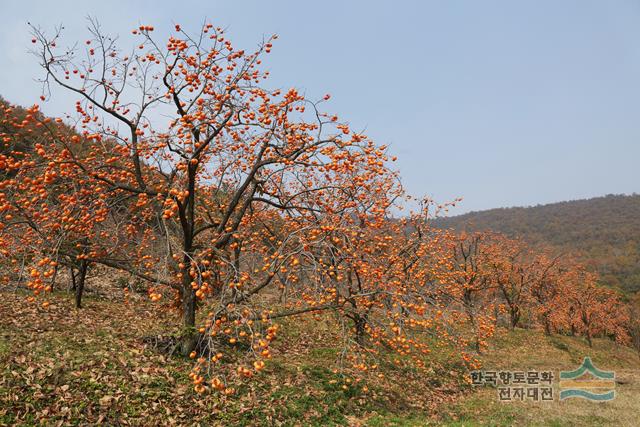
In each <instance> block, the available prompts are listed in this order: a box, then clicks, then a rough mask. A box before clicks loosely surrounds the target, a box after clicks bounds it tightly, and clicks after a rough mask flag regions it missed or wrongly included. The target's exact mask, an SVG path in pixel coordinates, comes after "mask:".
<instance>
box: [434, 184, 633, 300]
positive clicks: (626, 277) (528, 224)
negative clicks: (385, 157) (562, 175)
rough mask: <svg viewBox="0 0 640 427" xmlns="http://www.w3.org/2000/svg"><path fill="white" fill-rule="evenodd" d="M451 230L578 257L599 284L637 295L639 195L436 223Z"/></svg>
mask: <svg viewBox="0 0 640 427" xmlns="http://www.w3.org/2000/svg"><path fill="white" fill-rule="evenodd" d="M434 225H435V226H437V227H440V228H453V229H455V230H463V229H464V230H469V231H471V230H492V231H498V232H501V233H505V234H507V235H509V236H521V237H523V238H524V239H525V240H527V241H529V242H530V243H532V244H534V245H540V244H542V245H550V246H552V247H554V248H556V249H558V250H560V251H563V252H566V253H568V254H573V255H577V256H579V257H580V258H581V259H583V260H585V261H586V262H587V263H589V264H590V265H591V266H592V267H593V268H594V269H595V270H597V271H598V272H599V273H600V275H601V280H602V282H603V283H604V284H606V285H609V286H612V287H616V288H620V289H622V290H623V291H626V292H637V291H639V290H640V195H638V194H633V195H629V196H627V195H608V196H605V197H597V198H593V199H587V200H574V201H567V202H561V203H553V204H548V205H538V206H532V207H516V208H500V209H490V210H486V211H481V212H471V213H467V214H464V215H459V216H454V217H448V218H439V219H437V220H435V221H434Z"/></svg>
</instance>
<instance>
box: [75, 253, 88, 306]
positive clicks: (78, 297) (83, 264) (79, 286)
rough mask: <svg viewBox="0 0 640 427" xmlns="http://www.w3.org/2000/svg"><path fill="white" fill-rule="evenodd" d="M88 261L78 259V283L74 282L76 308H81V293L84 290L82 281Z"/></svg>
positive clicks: (85, 274) (85, 275) (83, 280)
mask: <svg viewBox="0 0 640 427" xmlns="http://www.w3.org/2000/svg"><path fill="white" fill-rule="evenodd" d="M88 267H89V263H88V262H87V261H85V260H82V261H80V269H79V272H78V283H77V284H76V308H82V294H83V292H84V282H85V279H86V277H87V269H88Z"/></svg>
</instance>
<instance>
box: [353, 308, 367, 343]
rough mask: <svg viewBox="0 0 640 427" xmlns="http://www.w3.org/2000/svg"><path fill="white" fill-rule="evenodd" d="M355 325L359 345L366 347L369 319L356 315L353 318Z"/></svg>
mask: <svg viewBox="0 0 640 427" xmlns="http://www.w3.org/2000/svg"><path fill="white" fill-rule="evenodd" d="M353 323H354V324H355V328H356V342H357V343H358V345H360V346H364V344H365V338H366V325H367V319H366V317H364V316H360V315H359V314H355V315H354V316H353Z"/></svg>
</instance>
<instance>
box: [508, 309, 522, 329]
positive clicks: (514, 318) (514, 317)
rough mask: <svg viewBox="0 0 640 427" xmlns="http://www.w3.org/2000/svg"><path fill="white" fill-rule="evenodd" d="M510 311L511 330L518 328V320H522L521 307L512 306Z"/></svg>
mask: <svg viewBox="0 0 640 427" xmlns="http://www.w3.org/2000/svg"><path fill="white" fill-rule="evenodd" d="M509 311H510V315H511V316H510V317H511V325H510V326H511V330H514V329H515V328H516V326H517V325H518V322H519V321H520V309H519V308H518V307H517V306H515V307H512V308H511V310H509Z"/></svg>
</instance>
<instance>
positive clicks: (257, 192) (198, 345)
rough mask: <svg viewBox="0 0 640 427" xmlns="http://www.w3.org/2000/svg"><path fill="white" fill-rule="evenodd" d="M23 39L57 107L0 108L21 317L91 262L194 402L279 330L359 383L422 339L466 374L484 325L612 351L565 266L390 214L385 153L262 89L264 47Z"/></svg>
mask: <svg viewBox="0 0 640 427" xmlns="http://www.w3.org/2000/svg"><path fill="white" fill-rule="evenodd" d="M32 30H33V40H32V42H33V46H34V53H35V55H36V57H37V59H38V61H39V63H40V65H41V66H42V69H43V76H42V85H43V96H42V100H43V101H44V100H47V98H48V97H50V96H52V95H51V94H52V93H54V94H55V93H59V91H60V90H62V91H66V92H68V93H70V94H72V95H74V96H75V97H76V98H77V102H76V103H75V105H72V106H70V107H71V108H70V110H69V114H68V115H67V116H66V117H63V118H56V119H50V118H47V117H45V116H44V115H42V114H41V113H40V112H39V106H38V105H34V106H33V107H30V108H28V109H26V110H22V109H19V108H17V107H15V106H11V105H9V104H8V103H3V106H2V112H3V116H2V117H3V119H2V129H1V135H0V136H1V138H2V153H1V155H0V156H1V157H0V168H1V173H2V180H1V181H0V212H1V223H0V225H1V228H0V239H1V242H0V243H1V246H2V248H3V249H2V252H1V254H2V257H3V259H2V267H3V269H4V273H5V274H3V279H4V280H5V282H6V283H7V285H12V286H14V287H15V284H16V283H17V284H19V285H20V286H25V287H28V288H30V289H31V290H32V292H33V295H32V296H30V297H29V299H28V301H27V302H26V303H32V304H39V305H40V306H41V308H42V309H43V310H46V308H47V305H48V301H47V295H48V293H49V292H52V291H53V290H54V286H55V283H56V279H57V278H58V277H59V276H60V274H61V271H69V277H70V278H71V280H72V282H73V283H72V286H73V288H74V290H75V304H76V306H77V307H78V308H80V307H81V306H82V296H83V290H84V287H85V278H86V276H87V273H88V272H90V271H91V269H92V268H94V267H95V266H102V267H104V268H108V269H110V270H111V271H114V272H116V273H117V274H122V275H125V276H127V277H131V278H134V279H135V280H137V281H140V283H142V284H143V285H144V288H145V291H146V293H147V294H148V297H149V298H150V299H151V300H152V301H155V302H156V303H157V304H156V306H157V309H158V310H164V311H166V312H167V313H169V314H171V315H172V316H175V319H176V324H179V331H178V333H176V334H173V335H172V333H173V332H174V331H170V330H168V331H167V336H166V337H165V338H164V339H165V341H166V343H167V347H170V348H171V350H172V352H173V353H180V354H182V355H183V356H188V357H191V358H193V359H194V369H193V372H192V375H191V378H192V380H193V385H194V387H195V390H196V391H197V392H199V393H203V392H207V391H209V392H210V391H220V392H226V393H232V392H233V387H232V384H233V383H234V382H236V381H244V380H248V379H250V378H251V377H253V376H254V375H256V374H257V373H258V372H259V371H261V370H263V369H264V367H265V363H268V359H269V358H270V357H271V350H270V344H271V343H272V342H273V340H275V339H277V338H278V335H279V328H280V323H278V321H279V319H283V318H291V317H296V316H304V317H305V319H307V320H308V321H310V322H313V321H320V320H323V321H324V320H326V319H331V322H332V325H333V327H334V329H335V332H336V333H337V334H338V335H339V337H340V339H338V340H336V342H335V343H332V345H334V346H335V347H336V349H338V350H339V351H338V354H339V360H338V361H337V363H339V364H340V366H345V367H347V366H348V368H349V369H351V370H352V371H354V372H358V373H359V374H362V375H367V374H373V375H379V374H378V373H377V369H378V367H379V366H380V364H381V363H391V364H395V365H401V366H404V365H410V366H412V367H414V368H418V369H420V368H428V355H429V354H430V352H431V350H432V348H433V346H434V345H441V344H446V345H450V346H452V347H453V348H456V349H457V350H456V353H457V354H458V355H459V357H460V360H461V364H460V366H461V368H462V369H466V368H469V367H474V366H478V360H477V357H476V356H477V355H478V353H480V352H482V351H483V349H484V348H486V346H487V345H488V340H489V339H490V338H491V337H492V335H493V334H494V332H495V329H496V328H497V327H499V326H500V319H504V320H505V322H506V325H507V326H508V327H510V328H515V327H523V326H524V327H544V329H545V331H546V332H547V333H549V334H551V333H567V334H584V335H585V336H586V337H587V339H588V340H589V341H591V339H592V337H594V336H609V337H612V338H615V339H617V340H619V341H620V342H622V343H628V342H632V341H633V340H632V339H631V338H633V336H632V334H631V332H630V331H631V329H629V328H628V323H629V316H628V312H627V309H628V307H627V306H626V305H624V304H623V303H622V301H621V300H620V299H619V297H618V296H617V295H616V294H615V293H613V292H612V291H608V290H605V289H602V288H599V287H598V286H597V285H596V284H595V281H596V278H594V277H593V276H591V275H589V274H588V273H586V272H585V271H584V270H583V269H582V267H581V266H579V265H578V264H577V263H575V262H573V261H572V260H570V259H568V258H567V257H562V258H561V257H559V256H556V255H553V254H550V253H535V252H534V251H532V250H531V249H529V248H527V247H526V245H524V244H523V243H522V242H520V241H517V240H512V239H507V238H505V237H503V236H500V235H495V234H490V233H476V234H465V233H462V234H453V233H452V232H450V231H438V230H435V229H432V228H431V227H430V226H429V218H430V217H431V215H432V214H433V213H434V209H435V210H436V211H437V210H438V209H439V207H438V206H434V205H433V204H432V203H431V202H429V201H424V202H422V203H421V204H420V207H419V209H417V210H416V212H415V213H412V214H410V215H406V216H404V217H403V218H402V219H393V212H396V210H395V209H396V208H397V205H398V204H400V203H401V202H402V201H403V200H404V199H405V198H406V197H408V196H407V195H406V194H404V192H403V189H402V186H401V185H400V181H399V174H398V172H397V171H395V170H394V169H393V168H392V167H391V166H390V165H391V163H392V161H393V160H394V159H393V158H391V156H389V155H388V153H387V148H386V147H385V146H384V145H379V144H376V143H375V142H374V141H372V140H371V139H370V138H368V137H367V136H366V135H364V134H362V133H359V132H356V131H354V130H353V129H351V128H350V127H349V125H348V123H347V122H345V121H344V120H343V119H341V118H340V117H339V116H337V115H335V114H334V113H333V112H331V111H329V110H327V107H326V105H327V104H328V101H329V99H330V96H329V95H324V96H322V95H321V96H318V97H317V98H315V97H307V96H306V95H304V94H303V93H302V92H301V91H298V90H296V89H275V88H269V82H268V75H269V73H268V72H267V71H265V70H264V68H263V64H262V60H263V58H264V57H265V56H266V55H267V54H268V53H269V52H270V51H271V49H272V44H273V43H274V41H275V39H276V38H277V37H276V36H273V37H271V38H269V39H266V40H264V41H263V42H262V43H260V44H258V45H257V47H256V49H255V50H243V49H239V48H237V47H234V46H233V45H232V43H231V41H230V40H229V39H228V38H227V36H226V34H225V32H224V31H223V30H222V29H221V28H216V27H214V26H213V25H211V24H206V25H204V26H203V27H202V28H200V30H199V31H197V32H196V33H190V32H187V31H185V30H183V29H182V28H181V27H180V26H179V25H176V26H175V28H174V29H173V31H172V35H171V36H169V37H168V40H163V39H161V38H158V37H155V36H154V28H153V27H151V26H141V27H139V28H137V29H135V30H133V34H132V37H133V38H134V43H133V44H132V45H131V46H122V45H120V44H119V41H118V39H117V38H115V37H109V36H108V35H106V34H105V33H104V32H103V31H102V30H101V28H100V26H99V25H98V23H97V22H91V23H90V27H89V33H88V37H87V39H86V40H83V41H81V42H78V43H77V44H76V45H73V43H70V42H67V41H65V40H64V38H63V34H62V30H60V31H57V32H55V33H53V34H48V33H47V32H45V31H44V30H41V29H40V28H39V27H33V28H32ZM69 45H72V46H75V47H73V48H68V47H67V46H69ZM53 88H55V90H53V91H52V89H53ZM585 284H586V285H585ZM125 290H126V291H127V292H128V291H129V289H128V288H126V289H125ZM585 298H586V301H587V302H586V303H585V302H584V301H585ZM122 303H123V304H126V297H125V298H123V300H122ZM130 321H131V322H136V319H135V318H132V319H130ZM636 329H637V328H636ZM636 341H637V340H636ZM634 342H635V341H634Z"/></svg>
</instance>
